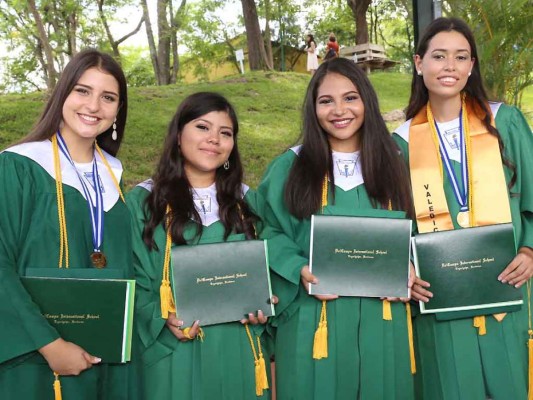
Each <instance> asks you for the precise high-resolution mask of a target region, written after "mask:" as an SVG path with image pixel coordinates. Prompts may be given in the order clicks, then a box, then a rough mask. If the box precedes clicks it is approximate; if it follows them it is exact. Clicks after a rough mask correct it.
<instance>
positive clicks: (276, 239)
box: [257, 151, 309, 315]
mask: <svg viewBox="0 0 533 400" xmlns="http://www.w3.org/2000/svg"><path fill="white" fill-rule="evenodd" d="M294 157H296V155H295V154H294V153H292V152H291V151H288V152H287V153H285V154H283V155H282V156H280V157H279V158H278V159H276V160H274V161H273V162H272V164H271V165H270V166H269V168H268V170H267V172H266V173H265V176H264V177H263V180H262V182H261V184H260V185H259V187H258V189H257V191H258V192H259V195H260V196H262V198H263V199H264V204H263V207H262V210H261V212H260V214H261V217H262V218H263V221H264V223H265V228H264V230H263V233H262V237H263V238H266V239H268V248H269V252H268V253H269V259H270V260H269V261H270V268H271V271H272V272H273V273H272V274H271V277H272V289H273V292H274V294H275V295H276V296H278V299H279V303H278V304H277V306H276V314H277V315H279V314H281V313H282V312H283V311H284V310H285V309H286V308H287V306H288V305H289V304H290V303H292V301H293V300H294V299H295V298H296V295H297V293H298V289H299V285H300V271H301V269H302V267H303V266H305V265H307V264H309V259H308V258H307V257H306V256H305V254H304V253H303V251H302V249H301V248H300V246H299V245H298V244H297V243H296V240H295V237H296V235H297V232H296V229H295V225H294V222H295V218H294V217H293V216H291V214H290V213H289V211H288V210H287V207H286V206H285V201H284V197H283V196H284V195H283V193H284V190H285V182H286V180H287V176H288V171H289V170H290V168H291V165H292V162H293V160H294ZM289 233H292V235H291V234H289Z"/></svg>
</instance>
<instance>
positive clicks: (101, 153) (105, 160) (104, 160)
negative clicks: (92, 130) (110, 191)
mask: <svg viewBox="0 0 533 400" xmlns="http://www.w3.org/2000/svg"><path fill="white" fill-rule="evenodd" d="M94 147H95V148H96V151H97V152H98V154H99V155H100V158H101V159H102V162H103V163H104V165H105V167H106V168H107V171H108V172H109V175H110V176H111V180H112V181H113V184H114V185H115V188H116V189H117V192H118V195H119V196H120V199H121V200H122V202H123V203H126V199H125V198H124V195H123V194H122V190H121V189H120V185H119V184H118V180H117V177H116V176H115V174H114V173H113V170H112V169H111V166H110V165H109V162H108V161H107V159H106V158H105V156H104V153H103V152H102V149H100V146H98V143H96V142H94Z"/></svg>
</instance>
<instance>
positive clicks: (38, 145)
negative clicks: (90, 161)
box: [5, 140, 123, 212]
mask: <svg viewBox="0 0 533 400" xmlns="http://www.w3.org/2000/svg"><path fill="white" fill-rule="evenodd" d="M5 151H7V152H11V153H16V154H19V155H21V156H24V157H27V158H29V159H31V160H33V161H35V162H36V163H37V164H39V165H40V166H41V167H42V168H43V169H44V170H45V171H46V172H47V173H48V174H49V175H50V176H51V177H52V178H53V179H55V172H54V158H53V151H52V142H51V141H50V140H44V141H42V142H29V143H22V144H19V145H16V146H13V147H10V148H8V149H6V150H5ZM102 152H103V153H104V155H105V158H106V160H107V162H108V163H109V165H110V167H111V170H112V171H113V174H114V175H115V177H116V179H117V182H120V179H121V177H122V171H123V170H122V164H121V163H120V161H119V160H118V159H116V158H115V157H113V156H111V155H110V154H108V153H106V152H105V151H104V150H102ZM95 157H96V162H97V164H98V174H99V175H100V181H101V184H102V185H103V187H104V190H105V191H104V192H103V193H102V194H103V197H104V211H106V212H107V211H109V210H110V209H111V208H113V206H114V205H115V204H116V202H117V201H118V200H119V193H118V191H117V189H116V187H115V184H114V183H113V179H112V178H111V176H110V175H109V172H108V170H107V167H106V166H105V164H104V163H103V161H102V160H101V158H100V155H99V154H98V153H95ZM59 161H60V163H61V179H62V181H63V184H64V185H67V186H70V187H73V188H74V189H76V190H77V191H78V192H80V194H81V195H82V196H83V197H84V198H85V194H84V193H83V188H82V186H81V183H80V180H79V178H78V175H77V174H76V171H75V170H74V168H73V167H72V165H71V164H70V162H69V161H68V160H67V158H66V157H65V156H64V155H63V154H62V153H61V152H59Z"/></svg>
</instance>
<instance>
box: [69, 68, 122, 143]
mask: <svg viewBox="0 0 533 400" xmlns="http://www.w3.org/2000/svg"><path fill="white" fill-rule="evenodd" d="M118 93H119V85H118V82H117V80H116V79H115V78H114V77H113V75H110V74H108V73H105V72H102V71H101V70H99V69H98V68H89V69H88V70H87V71H85V72H84V73H83V75H81V77H80V79H79V80H78V82H77V83H76V85H74V88H73V89H72V91H71V92H70V94H69V95H68V97H67V98H66V100H65V103H64V104H63V120H62V123H61V128H60V129H61V134H62V136H63V137H64V138H65V141H67V143H68V144H69V148H70V147H71V146H72V145H73V144H75V143H81V142H87V143H91V144H92V143H93V142H94V140H95V139H96V137H97V136H98V135H100V134H101V133H102V132H105V131H106V130H107V129H109V127H110V126H111V125H112V124H113V120H114V119H115V117H116V115H117V113H118V108H119V100H120V99H119V94H118Z"/></svg>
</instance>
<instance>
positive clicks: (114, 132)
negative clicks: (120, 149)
mask: <svg viewBox="0 0 533 400" xmlns="http://www.w3.org/2000/svg"><path fill="white" fill-rule="evenodd" d="M117 137H118V135H117V117H115V120H114V121H113V133H112V134H111V139H113V140H117Z"/></svg>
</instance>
